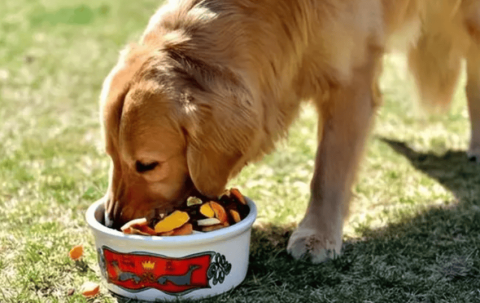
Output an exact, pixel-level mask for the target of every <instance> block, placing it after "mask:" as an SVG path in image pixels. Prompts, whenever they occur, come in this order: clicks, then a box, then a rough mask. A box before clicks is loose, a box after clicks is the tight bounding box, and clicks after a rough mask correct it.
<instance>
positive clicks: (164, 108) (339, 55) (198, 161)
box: [101, 0, 480, 262]
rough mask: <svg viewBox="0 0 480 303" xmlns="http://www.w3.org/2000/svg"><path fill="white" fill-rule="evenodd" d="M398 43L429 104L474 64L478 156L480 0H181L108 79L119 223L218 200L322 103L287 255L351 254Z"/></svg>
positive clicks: (111, 193)
mask: <svg viewBox="0 0 480 303" xmlns="http://www.w3.org/2000/svg"><path fill="white" fill-rule="evenodd" d="M396 47H397V48H402V49H404V50H406V51H407V53H408V58H409V66H410V69H411V71H412V74H413V76H414V77H415V80H416V82H417V84H418V90H419V94H420V96H421V99H422V100H423V101H424V102H425V104H427V105H429V106H437V105H441V106H445V105H447V104H448V102H449V101H450V99H451V97H452V93H453V90H454V88H455V85H456V83H457V78H458V74H459V70H460V63H461V60H462V59H467V67H468V68H467V69H468V71H467V72H468V85H467V94H468V98H469V109H470V113H471V117H472V142H471V148H470V152H471V154H472V155H479V154H480V55H479V54H480V52H479V50H480V1H478V0H317V1H311V0H291V1H289V0H263V1H257V0H222V1H219V0H203V1H200V0H181V1H170V2H169V3H168V4H166V5H164V6H163V7H162V8H161V9H160V10H159V11H158V12H157V13H156V14H155V15H154V16H153V17H152V18H151V20H150V22H149V24H148V27H147V29H146V31H145V32H144V34H143V36H142V38H141V41H140V42H139V43H138V44H133V45H130V46H129V47H128V48H127V49H126V50H124V51H123V52H122V54H121V56H120V59H119V62H118V64H117V66H116V67H115V68H114V69H113V70H112V72H111V73H110V75H109V76H108V77H107V79H106V80H105V83H104V88H103V92H102V96H101V99H102V102H101V112H102V124H103V129H104V135H105V141H106V150H107V152H108V154H109V155H110V157H111V158H112V171H111V176H110V185H109V189H108V192H107V195H106V196H105V199H106V205H107V219H108V221H109V224H116V225H117V226H118V225H119V224H121V223H123V222H125V221H127V220H130V219H133V218H135V217H140V216H147V217H150V216H153V215H155V212H159V211H165V210H167V209H169V208H171V207H173V206H174V205H175V204H176V203H178V201H181V200H182V199H184V198H185V197H186V196H187V195H189V194H192V192H194V191H197V190H198V191H199V192H200V193H202V194H204V195H206V196H215V195H218V194H219V193H221V191H222V190H223V189H224V187H225V186H226V183H227V181H228V180H229V179H230V178H232V177H233V176H235V175H236V174H237V173H239V172H240V171H241V169H242V168H243V167H244V166H245V165H246V164H248V163H250V162H252V161H257V160H260V159H261V158H262V156H263V155H265V154H267V153H269V152H271V151H272V150H273V148H274V146H275V142H276V141H277V140H278V139H280V138H282V137H284V136H285V135H286V133H287V130H288V127H289V126H290V124H291V123H292V121H294V119H295V118H296V117H297V115H298V112H299V108H300V105H301V102H302V101H311V102H313V104H314V105H315V106H316V108H317V109H318V113H319V124H318V125H319V126H318V134H317V135H318V138H319V146H318V151H317V155H316V162H315V171H314V176H313V179H312V183H311V191H312V195H311V199H310V203H309V207H308V209H307V212H306V215H305V218H304V219H303V220H302V222H301V223H300V225H299V228H298V229H297V231H296V232H295V233H294V234H293V235H292V237H291V239H290V242H289V245H288V250H289V252H290V253H291V254H292V255H293V256H294V257H295V258H300V257H303V256H306V257H309V258H311V259H312V261H313V262H321V261H324V260H325V259H327V258H328V257H330V256H331V254H333V253H336V254H338V253H340V250H341V244H342V229H343V220H344V218H345V216H346V214H347V212H348V203H349V193H350V188H351V185H352V183H353V182H354V177H355V171H356V168H357V164H358V161H359V159H360V157H361V154H362V150H363V145H364V141H365V138H366V137H367V135H368V131H369V128H370V125H371V123H372V119H373V116H374V112H375V107H376V106H377V105H378V104H379V103H380V99H381V96H380V92H379V90H378V85H377V80H378V77H379V75H380V73H381V69H382V67H381V62H382V56H383V55H384V53H385V52H386V51H388V50H390V49H391V48H396ZM312 135H313V134H312Z"/></svg>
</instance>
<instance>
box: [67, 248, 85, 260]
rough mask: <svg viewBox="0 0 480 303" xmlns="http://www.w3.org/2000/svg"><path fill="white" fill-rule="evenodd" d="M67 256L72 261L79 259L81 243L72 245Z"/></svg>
mask: <svg viewBox="0 0 480 303" xmlns="http://www.w3.org/2000/svg"><path fill="white" fill-rule="evenodd" d="M68 256H69V257H70V259H72V260H74V261H76V260H79V259H80V258H81V257H82V256H83V245H76V246H74V247H73V248H72V249H70V252H69V253H68Z"/></svg>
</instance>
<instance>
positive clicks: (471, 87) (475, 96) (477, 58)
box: [466, 43, 480, 162]
mask: <svg viewBox="0 0 480 303" xmlns="http://www.w3.org/2000/svg"><path fill="white" fill-rule="evenodd" d="M466 91H467V99H468V112H469V116H470V126H471V139H470V148H469V149H468V157H469V158H470V159H471V160H472V161H477V162H480V44H479V43H472V46H471V48H470V51H469V53H468V55H467V87H466Z"/></svg>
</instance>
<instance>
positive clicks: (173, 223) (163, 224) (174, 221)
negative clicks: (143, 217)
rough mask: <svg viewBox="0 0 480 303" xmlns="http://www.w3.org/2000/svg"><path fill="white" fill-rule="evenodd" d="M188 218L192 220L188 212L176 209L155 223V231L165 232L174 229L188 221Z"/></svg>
mask: <svg viewBox="0 0 480 303" xmlns="http://www.w3.org/2000/svg"><path fill="white" fill-rule="evenodd" d="M188 220H190V216H189V215H188V214H187V213H186V212H184V211H179V210H176V211H174V212H173V213H171V214H170V215H168V216H167V217H165V219H163V220H162V221H160V222H158V223H157V224H156V225H155V232H156V233H163V232H167V231H172V230H174V229H175V228H179V227H181V226H182V225H183V224H185V223H187V222H188Z"/></svg>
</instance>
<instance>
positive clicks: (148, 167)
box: [135, 161, 159, 173]
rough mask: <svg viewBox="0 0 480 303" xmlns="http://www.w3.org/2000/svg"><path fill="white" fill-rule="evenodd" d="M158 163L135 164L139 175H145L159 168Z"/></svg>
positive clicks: (138, 162)
mask: <svg viewBox="0 0 480 303" xmlns="http://www.w3.org/2000/svg"><path fill="white" fill-rule="evenodd" d="M158 164H159V163H158V162H152V163H148V164H145V163H142V162H140V161H137V162H135V169H136V170H137V172H138V173H144V172H147V171H150V170H153V169H154V168H155V167H157V166H158Z"/></svg>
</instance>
